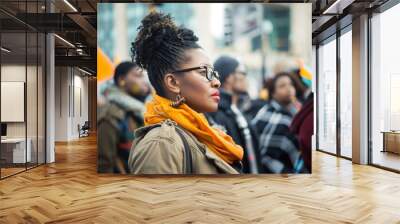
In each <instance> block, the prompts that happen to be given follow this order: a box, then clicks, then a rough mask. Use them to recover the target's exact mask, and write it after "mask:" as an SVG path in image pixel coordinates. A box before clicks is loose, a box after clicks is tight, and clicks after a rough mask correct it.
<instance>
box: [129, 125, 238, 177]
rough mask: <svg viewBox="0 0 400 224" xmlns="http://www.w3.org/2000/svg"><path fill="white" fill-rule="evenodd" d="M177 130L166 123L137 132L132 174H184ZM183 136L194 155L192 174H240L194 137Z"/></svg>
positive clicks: (181, 149)
mask: <svg viewBox="0 0 400 224" xmlns="http://www.w3.org/2000/svg"><path fill="white" fill-rule="evenodd" d="M176 126H177V124H176V123H175V122H174V121H172V120H166V121H164V122H162V123H161V124H155V125H150V126H146V127H143V128H139V129H137V130H136V131H135V136H136V140H135V142H134V144H133V146H132V149H131V152H130V155H129V161H128V164H129V168H130V170H131V173H133V174H185V169H186V167H185V148H184V144H183V141H182V139H181V137H180V135H179V134H178V133H177V130H176V128H177V127H176ZM181 130H183V129H182V128H181ZM183 136H184V138H185V139H186V140H187V143H188V145H189V148H190V150H191V154H192V167H193V173H192V174H238V172H237V171H236V170H235V169H234V168H232V167H231V166H230V165H229V164H228V163H226V162H225V161H224V160H222V159H221V158H219V157H218V156H217V155H216V154H214V153H213V152H212V151H211V150H209V149H208V148H207V146H206V145H205V144H203V143H201V142H199V141H198V140H197V139H196V137H194V136H193V135H192V134H191V133H189V132H187V131H183Z"/></svg>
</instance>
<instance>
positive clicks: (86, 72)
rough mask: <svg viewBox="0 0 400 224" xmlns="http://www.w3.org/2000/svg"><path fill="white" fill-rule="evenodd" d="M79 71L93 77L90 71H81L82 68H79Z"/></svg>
mask: <svg viewBox="0 0 400 224" xmlns="http://www.w3.org/2000/svg"><path fill="white" fill-rule="evenodd" d="M78 69H79V71H81V72H83V73H85V74H87V75H92V73H90V72H88V71H86V70H83V69H81V68H79V67H78Z"/></svg>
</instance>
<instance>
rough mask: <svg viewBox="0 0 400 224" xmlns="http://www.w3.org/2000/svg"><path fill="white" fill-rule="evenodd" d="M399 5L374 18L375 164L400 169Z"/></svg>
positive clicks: (373, 94)
mask: <svg viewBox="0 0 400 224" xmlns="http://www.w3.org/2000/svg"><path fill="white" fill-rule="evenodd" d="M398 21H400V5H396V6H394V7H393V8H391V9H389V10H387V11H385V12H383V13H381V14H378V15H376V16H374V17H373V18H372V30H373V32H372V35H373V36H372V38H371V39H372V52H374V53H373V54H372V80H371V85H372V102H371V103H372V107H371V108H372V112H371V116H372V119H371V120H372V130H371V132H372V153H373V154H372V163H374V164H377V165H380V166H385V167H388V168H392V169H396V170H400V110H399V109H400V108H399V107H400V105H399V99H398V98H399V97H398V96H399V95H400V63H399V61H398V52H399V51H400V45H399V44H398V40H399V38H400V33H399V32H398V30H397V29H393V27H397V26H398V25H397V23H398Z"/></svg>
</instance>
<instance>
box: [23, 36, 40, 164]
mask: <svg viewBox="0 0 400 224" xmlns="http://www.w3.org/2000/svg"><path fill="white" fill-rule="evenodd" d="M27 38H28V42H27V43H28V63H27V80H26V89H27V95H26V112H27V123H26V124H27V131H28V132H27V133H28V134H27V142H28V144H29V145H28V149H29V148H30V151H31V153H30V156H31V158H30V161H29V160H28V161H29V163H28V164H27V165H28V168H30V167H34V166H36V165H37V160H38V153H37V150H38V143H37V132H38V130H37V127H38V124H37V122H38V119H37V115H38V111H37V109H38V107H37V103H38V102H37V98H38V96H37V95H38V88H37V84H38V82H37V81H38V77H37V76H38V67H37V64H38V60H39V58H38V48H37V47H38V36H37V33H36V32H29V33H27Z"/></svg>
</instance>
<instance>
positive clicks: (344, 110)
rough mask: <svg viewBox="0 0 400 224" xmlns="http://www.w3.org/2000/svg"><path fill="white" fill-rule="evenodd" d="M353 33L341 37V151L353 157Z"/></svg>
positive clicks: (343, 154) (342, 153)
mask: <svg viewBox="0 0 400 224" xmlns="http://www.w3.org/2000/svg"><path fill="white" fill-rule="evenodd" d="M351 48H352V35H351V31H349V32H347V33H345V34H343V35H342V36H341V37H340V127H341V132H340V135H341V136H340V150H341V151H340V152H341V155H342V156H346V157H349V158H351V157H352V148H351V141H352V137H351V136H352V125H351V124H352V96H353V95H352V66H351V64H352V49H351Z"/></svg>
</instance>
